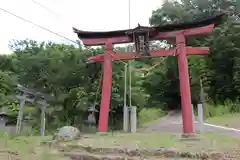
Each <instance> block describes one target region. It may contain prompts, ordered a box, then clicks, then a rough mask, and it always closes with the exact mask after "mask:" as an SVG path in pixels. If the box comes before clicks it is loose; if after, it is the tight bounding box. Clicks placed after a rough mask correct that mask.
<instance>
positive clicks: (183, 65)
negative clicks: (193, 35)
mask: <svg viewBox="0 0 240 160" xmlns="http://www.w3.org/2000/svg"><path fill="white" fill-rule="evenodd" d="M176 43H177V46H176V48H177V55H178V57H177V58H178V70H179V81H180V93H181V106H182V107H181V108H182V123H183V136H191V135H192V134H193V135H194V134H195V131H194V121H193V114H192V113H193V108H192V103H191V92H190V82H189V73H188V59H187V52H186V40H185V36H184V34H183V33H182V32H179V33H177V34H176Z"/></svg>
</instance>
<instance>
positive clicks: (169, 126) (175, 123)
mask: <svg viewBox="0 0 240 160" xmlns="http://www.w3.org/2000/svg"><path fill="white" fill-rule="evenodd" d="M195 128H196V130H197V128H198V125H197V122H195ZM145 131H146V132H172V133H182V115H181V112H174V113H171V114H169V115H168V116H167V118H166V119H164V120H161V121H159V123H157V124H154V125H150V126H148V127H147V129H146V130H145ZM204 133H216V134H219V135H225V136H230V137H233V138H237V139H240V131H233V130H228V129H224V128H218V127H212V126H208V125H206V124H205V125H204Z"/></svg>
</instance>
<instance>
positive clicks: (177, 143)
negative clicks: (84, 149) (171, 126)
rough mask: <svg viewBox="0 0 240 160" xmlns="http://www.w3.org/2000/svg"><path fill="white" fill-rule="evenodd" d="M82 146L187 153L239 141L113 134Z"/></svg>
mask: <svg viewBox="0 0 240 160" xmlns="http://www.w3.org/2000/svg"><path fill="white" fill-rule="evenodd" d="M79 143H81V144H83V145H91V146H94V147H103V146H104V147H114V146H115V147H123V148H125V147H126V148H142V149H144V148H155V149H156V148H161V147H163V148H175V149H179V150H182V151H189V147H190V148H191V149H192V150H193V151H194V150H195V151H199V149H200V148H206V149H210V148H216V149H224V148H229V146H231V147H238V146H240V140H236V139H233V138H231V137H226V136H218V135H215V134H204V135H202V137H201V140H200V141H193V142H191V143H193V145H192V146H191V145H189V142H184V141H182V140H181V138H180V135H176V134H171V133H137V134H123V133H121V134H117V133H116V134H114V135H107V136H97V135H95V136H92V137H90V138H87V139H83V140H81V141H79Z"/></svg>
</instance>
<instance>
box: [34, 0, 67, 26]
mask: <svg viewBox="0 0 240 160" xmlns="http://www.w3.org/2000/svg"><path fill="white" fill-rule="evenodd" d="M31 1H32V2H33V3H35V4H36V5H38V6H40V7H42V8H44V9H45V10H47V11H48V12H49V13H52V14H54V15H56V16H58V17H60V18H61V19H63V20H64V21H66V22H67V23H72V22H70V21H69V20H68V19H66V18H64V16H62V15H61V14H59V13H58V12H56V11H54V10H53V9H51V8H50V7H47V6H46V5H43V4H41V3H39V2H37V1H35V0H31Z"/></svg>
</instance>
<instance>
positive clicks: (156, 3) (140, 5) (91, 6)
mask: <svg viewBox="0 0 240 160" xmlns="http://www.w3.org/2000/svg"><path fill="white" fill-rule="evenodd" d="M35 1H37V2H39V3H41V4H42V5H44V6H47V7H48V8H50V9H52V10H53V11H55V12H56V13H58V14H54V13H50V12H49V11H47V10H46V9H44V8H42V7H40V6H38V5H36V4H35V3H33V1H32V0H5V1H4V0H2V1H1V2H0V7H1V8H3V9H5V10H8V11H10V12H13V13H15V14H17V15H19V16H21V17H24V18H25V19H28V20H30V21H32V22H34V23H37V24H39V25H41V26H44V27H46V28H48V29H50V30H52V31H54V32H57V33H59V34H61V35H63V36H65V37H67V38H69V39H72V40H76V39H77V36H76V35H75V34H74V33H73V32H72V27H73V26H74V27H76V28H78V29H81V30H92V31H97V30H98V31H104V30H116V29H126V28H128V0H35ZM162 1H163V0H131V27H135V26H136V25H137V23H140V24H141V25H148V18H149V17H150V16H151V13H152V10H154V9H157V8H159V7H160V6H161V4H162ZM0 20H1V29H0V53H1V54H7V53H10V52H11V51H10V50H9V48H8V44H9V41H10V40H12V39H26V38H29V39H34V40H37V41H55V42H60V43H62V42H63V43H69V42H68V41H66V40H64V39H63V38H61V37H58V36H56V35H53V34H51V33H49V32H47V31H44V30H41V29H39V28H37V27H35V26H33V25H31V24H29V23H26V22H24V21H22V20H20V19H17V18H15V17H13V16H11V15H9V14H7V13H4V12H2V11H0Z"/></svg>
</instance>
